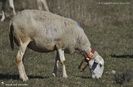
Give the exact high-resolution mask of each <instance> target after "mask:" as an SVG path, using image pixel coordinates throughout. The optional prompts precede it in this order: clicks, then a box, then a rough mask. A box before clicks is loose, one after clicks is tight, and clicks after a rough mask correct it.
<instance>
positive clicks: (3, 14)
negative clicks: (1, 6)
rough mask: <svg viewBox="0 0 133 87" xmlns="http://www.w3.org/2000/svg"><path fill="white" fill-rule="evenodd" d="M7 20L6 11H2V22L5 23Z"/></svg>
mask: <svg viewBox="0 0 133 87" xmlns="http://www.w3.org/2000/svg"><path fill="white" fill-rule="evenodd" d="M5 18H6V17H5V12H4V11H2V17H1V22H2V21H4V20H5Z"/></svg>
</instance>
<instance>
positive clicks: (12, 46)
mask: <svg viewBox="0 0 133 87" xmlns="http://www.w3.org/2000/svg"><path fill="white" fill-rule="evenodd" d="M9 30H10V32H9V39H10V46H11V48H12V50H14V35H13V32H14V27H13V24H12V23H11V24H10V26H9Z"/></svg>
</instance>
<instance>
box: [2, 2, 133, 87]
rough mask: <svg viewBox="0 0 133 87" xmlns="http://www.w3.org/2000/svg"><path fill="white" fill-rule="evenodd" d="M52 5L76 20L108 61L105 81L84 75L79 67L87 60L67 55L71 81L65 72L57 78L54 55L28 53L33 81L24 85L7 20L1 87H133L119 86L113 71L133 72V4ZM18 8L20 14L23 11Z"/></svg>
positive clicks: (128, 85) (132, 86)
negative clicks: (54, 71)
mask: <svg viewBox="0 0 133 87" xmlns="http://www.w3.org/2000/svg"><path fill="white" fill-rule="evenodd" d="M16 1H17V0H16ZM49 1H50V2H48V4H49V7H50V9H51V11H52V12H54V13H58V14H60V15H63V16H66V17H69V18H72V19H74V20H76V21H77V22H79V24H80V25H81V26H82V27H83V28H84V31H85V33H86V35H87V36H88V38H89V40H90V42H91V44H92V48H95V49H96V50H97V51H98V52H99V53H100V55H101V56H102V57H103V58H104V60H105V71H104V74H103V77H102V78H101V79H99V80H95V79H92V78H90V72H89V69H86V70H85V71H84V72H80V71H79V70H78V65H79V63H80V62H81V60H82V59H83V57H82V56H81V55H79V54H72V55H69V54H66V55H65V56H66V62H65V63H66V69H67V73H68V76H69V77H68V78H67V79H64V78H62V77H61V76H62V71H61V68H60V70H59V73H58V77H53V76H52V70H53V66H54V52H52V53H38V52H35V51H32V50H30V49H27V51H26V54H25V58H24V65H25V69H26V72H27V75H28V77H29V80H28V81H27V82H23V81H21V80H20V79H19V78H18V70H17V67H16V63H15V56H16V53H17V50H18V47H17V46H15V50H14V51H12V50H11V48H10V43H9V37H8V34H9V29H8V28H9V21H10V18H7V19H6V20H5V21H4V22H0V49H1V50H0V87H8V86H13V87H14V86H16V87H17V86H18V87H19V86H23V87H120V86H123V87H133V79H132V80H130V81H129V82H124V83H123V84H117V83H116V82H115V80H114V76H113V75H112V74H111V72H112V70H115V71H116V72H124V71H126V70H129V71H130V70H131V71H132V70H133V68H132V67H133V13H132V12H133V6H132V4H133V2H132V1H131V0H118V2H125V1H126V2H129V4H124V5H121V4H120V3H118V2H117V4H115V5H113V4H111V5H103V4H101V5H99V4H97V3H99V2H98V0H94V1H92V0H83V1H82V0H73V1H72V0H68V1H69V2H68V1H67V0H57V2H56V0H53V2H56V3H55V4H52V1H51V0H49ZM60 1H61V2H62V4H61V2H60ZM99 1H100V0H99ZM101 1H102V2H104V1H105V0H101ZM114 1H115V0H110V2H114ZM90 3H91V4H90ZM115 3H116V2H115ZM20 4H21V3H20ZM63 7H65V8H63ZM16 8H17V11H19V8H20V7H19V6H16ZM7 13H8V12H7ZM132 73H133V72H132Z"/></svg>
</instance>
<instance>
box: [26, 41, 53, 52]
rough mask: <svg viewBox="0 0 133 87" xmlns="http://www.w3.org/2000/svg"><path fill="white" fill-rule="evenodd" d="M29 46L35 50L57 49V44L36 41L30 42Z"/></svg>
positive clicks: (49, 50) (48, 50) (47, 50)
mask: <svg viewBox="0 0 133 87" xmlns="http://www.w3.org/2000/svg"><path fill="white" fill-rule="evenodd" d="M28 47H29V48H30V49H32V50H34V51H38V52H51V51H54V50H55V44H52V43H49V44H36V43H35V42H30V44H29V45H28Z"/></svg>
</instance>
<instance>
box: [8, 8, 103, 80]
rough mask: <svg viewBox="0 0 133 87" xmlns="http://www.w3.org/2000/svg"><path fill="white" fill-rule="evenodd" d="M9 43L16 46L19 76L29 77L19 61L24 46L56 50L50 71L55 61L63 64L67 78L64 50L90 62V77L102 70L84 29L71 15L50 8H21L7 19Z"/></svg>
mask: <svg viewBox="0 0 133 87" xmlns="http://www.w3.org/2000/svg"><path fill="white" fill-rule="evenodd" d="M9 36H10V43H11V47H12V48H14V45H13V43H14V42H16V44H17V45H18V46H19V50H18V53H17V56H16V63H17V66H18V70H19V75H20V78H21V79H22V80H23V81H26V80H28V77H27V75H26V73H25V69H24V65H23V62H22V59H23V55H24V53H25V50H26V48H27V46H28V47H29V48H30V49H32V50H35V51H38V52H52V51H56V59H55V66H54V70H53V75H54V76H56V74H57V69H58V62H61V64H62V66H63V68H62V69H63V77H65V78H67V73H66V67H65V63H64V61H65V56H64V52H65V53H74V52H76V51H79V52H81V53H83V55H84V57H85V58H86V59H87V60H88V62H89V64H90V69H91V72H92V77H93V78H100V77H101V76H102V73H103V70H104V60H103V58H102V57H101V56H100V55H99V54H98V53H97V52H96V51H95V52H94V53H93V52H92V51H91V44H90V42H89V40H88V38H87V36H86V34H85V33H84V31H83V29H82V28H81V27H80V26H79V25H78V24H77V22H75V21H74V20H72V19H69V18H65V17H62V16H59V15H56V14H53V13H51V12H47V11H40V10H24V11H22V12H19V13H18V14H17V15H16V16H14V17H13V19H12V20H11V22H10V34H9Z"/></svg>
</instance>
